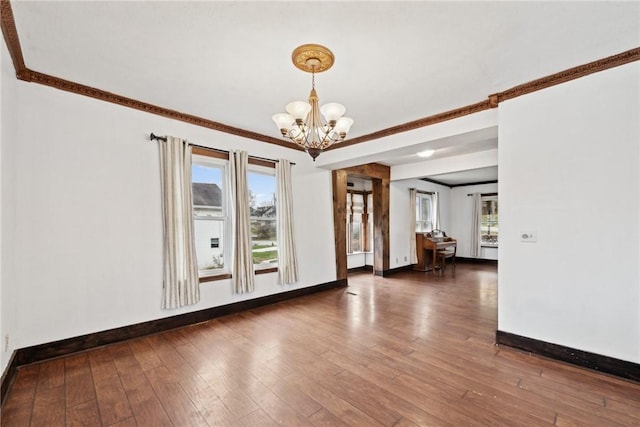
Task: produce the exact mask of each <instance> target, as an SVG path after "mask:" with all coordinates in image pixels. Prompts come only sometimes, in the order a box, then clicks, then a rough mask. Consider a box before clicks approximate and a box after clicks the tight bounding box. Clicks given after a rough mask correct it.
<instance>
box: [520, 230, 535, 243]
mask: <svg viewBox="0 0 640 427" xmlns="http://www.w3.org/2000/svg"><path fill="white" fill-rule="evenodd" d="M537 240H538V234H537V233H536V232H535V231H521V232H520V241H521V242H528V243H535V242H536V241H537Z"/></svg>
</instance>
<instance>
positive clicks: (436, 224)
mask: <svg viewBox="0 0 640 427" xmlns="http://www.w3.org/2000/svg"><path fill="white" fill-rule="evenodd" d="M433 229H434V230H440V193H439V192H437V191H436V192H435V193H433Z"/></svg>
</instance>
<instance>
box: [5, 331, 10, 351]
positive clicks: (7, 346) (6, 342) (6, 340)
mask: <svg viewBox="0 0 640 427" xmlns="http://www.w3.org/2000/svg"><path fill="white" fill-rule="evenodd" d="M7 350H9V334H7V335H5V336H4V352H5V353H6V352H7Z"/></svg>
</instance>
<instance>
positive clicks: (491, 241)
mask: <svg viewBox="0 0 640 427" xmlns="http://www.w3.org/2000/svg"><path fill="white" fill-rule="evenodd" d="M480 233H481V242H482V244H485V245H497V244H498V199H497V198H490V199H484V198H483V199H482V223H481V226H480Z"/></svg>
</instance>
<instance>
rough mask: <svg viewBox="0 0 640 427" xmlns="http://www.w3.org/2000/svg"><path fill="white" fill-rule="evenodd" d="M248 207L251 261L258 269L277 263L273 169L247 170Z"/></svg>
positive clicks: (273, 265)
mask: <svg viewBox="0 0 640 427" xmlns="http://www.w3.org/2000/svg"><path fill="white" fill-rule="evenodd" d="M247 178H248V181H249V210H250V219H251V241H252V250H251V253H252V255H253V264H254V266H255V267H256V268H257V269H260V268H271V267H276V266H277V265H278V235H277V219H278V217H277V212H276V177H275V175H274V171H273V169H268V170H266V169H265V170H263V169H262V168H260V169H253V170H249V173H248V175H247Z"/></svg>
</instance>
